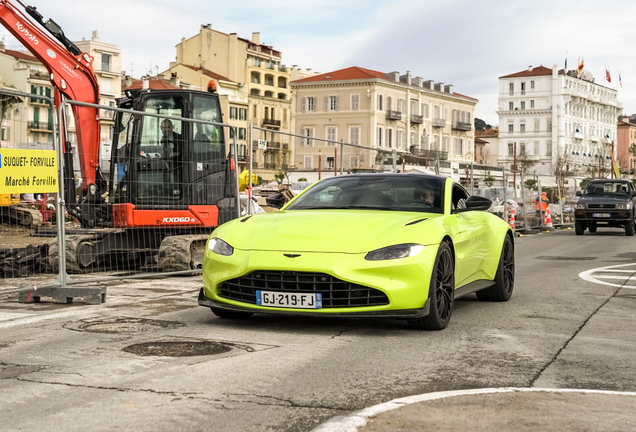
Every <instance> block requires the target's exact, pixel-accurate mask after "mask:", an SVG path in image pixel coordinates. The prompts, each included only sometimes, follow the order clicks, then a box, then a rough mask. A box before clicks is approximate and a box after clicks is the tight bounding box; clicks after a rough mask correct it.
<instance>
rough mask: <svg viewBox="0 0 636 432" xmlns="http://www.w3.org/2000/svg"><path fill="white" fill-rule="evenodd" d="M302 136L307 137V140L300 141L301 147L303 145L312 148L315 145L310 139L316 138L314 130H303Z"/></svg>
mask: <svg viewBox="0 0 636 432" xmlns="http://www.w3.org/2000/svg"><path fill="white" fill-rule="evenodd" d="M300 134H301V135H302V136H304V137H307V138H302V139H301V140H300V145H302V146H311V145H313V142H312V140H311V139H310V138H313V137H314V129H313V128H303V129H301V131H300Z"/></svg>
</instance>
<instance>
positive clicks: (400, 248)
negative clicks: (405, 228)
mask: <svg viewBox="0 0 636 432" xmlns="http://www.w3.org/2000/svg"><path fill="white" fill-rule="evenodd" d="M423 249H424V246H422V245H420V244H416V243H405V244H399V245H394V246H387V247H384V248H382V249H376V250H374V251H371V252H369V253H368V254H367V256H365V257H364V259H365V260H368V261H382V260H390V259H399V258H406V257H411V256H415V255H417V254H418V253H420V252H422V250H423Z"/></svg>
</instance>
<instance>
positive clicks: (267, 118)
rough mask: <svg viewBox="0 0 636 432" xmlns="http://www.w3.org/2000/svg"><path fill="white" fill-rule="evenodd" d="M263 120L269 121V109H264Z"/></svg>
mask: <svg viewBox="0 0 636 432" xmlns="http://www.w3.org/2000/svg"><path fill="white" fill-rule="evenodd" d="M265 120H269V107H265Z"/></svg>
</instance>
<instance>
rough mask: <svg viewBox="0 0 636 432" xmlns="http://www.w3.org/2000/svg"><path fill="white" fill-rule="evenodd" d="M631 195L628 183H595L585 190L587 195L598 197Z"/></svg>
mask: <svg viewBox="0 0 636 432" xmlns="http://www.w3.org/2000/svg"><path fill="white" fill-rule="evenodd" d="M628 194H629V188H628V185H627V183H626V182H616V181H607V182H593V183H589V184H588V185H587V187H586V188H585V195H586V196H587V195H590V196H592V195H597V196H608V195H619V196H627V195H628Z"/></svg>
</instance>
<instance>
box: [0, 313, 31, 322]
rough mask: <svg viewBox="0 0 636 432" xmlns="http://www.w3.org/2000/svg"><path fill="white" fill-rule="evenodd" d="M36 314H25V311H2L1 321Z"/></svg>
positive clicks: (0, 314)
mask: <svg viewBox="0 0 636 432" xmlns="http://www.w3.org/2000/svg"><path fill="white" fill-rule="evenodd" d="M33 315H35V314H23V313H13V312H0V321H9V320H12V319H16V318H22V317H27V316H33Z"/></svg>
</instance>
